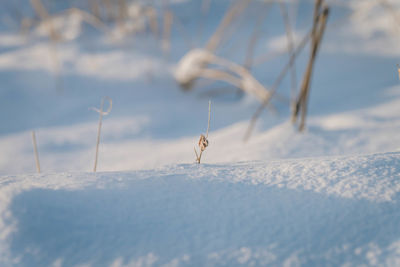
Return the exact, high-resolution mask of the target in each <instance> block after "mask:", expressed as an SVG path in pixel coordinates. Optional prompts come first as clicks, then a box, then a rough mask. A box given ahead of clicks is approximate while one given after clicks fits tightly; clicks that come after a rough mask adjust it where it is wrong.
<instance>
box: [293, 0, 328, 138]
mask: <svg viewBox="0 0 400 267" xmlns="http://www.w3.org/2000/svg"><path fill="white" fill-rule="evenodd" d="M322 4H323V0H316V1H315V8H314V22H313V29H312V31H311V41H312V43H311V54H310V58H309V61H308V64H307V69H306V72H305V74H304V77H303V82H302V85H301V89H300V93H299V96H298V98H297V100H296V102H295V104H294V105H295V106H294V109H293V110H294V111H293V113H292V122H293V123H295V122H296V121H297V117H298V115H299V113H301V115H300V123H299V131H303V130H304V127H305V120H306V114H307V104H308V96H309V91H310V84H311V76H312V72H313V67H314V62H315V59H316V56H317V52H318V48H319V46H320V43H321V39H322V36H323V33H324V30H325V26H326V22H327V18H328V15H329V8H328V7H327V6H325V7H323V8H322Z"/></svg>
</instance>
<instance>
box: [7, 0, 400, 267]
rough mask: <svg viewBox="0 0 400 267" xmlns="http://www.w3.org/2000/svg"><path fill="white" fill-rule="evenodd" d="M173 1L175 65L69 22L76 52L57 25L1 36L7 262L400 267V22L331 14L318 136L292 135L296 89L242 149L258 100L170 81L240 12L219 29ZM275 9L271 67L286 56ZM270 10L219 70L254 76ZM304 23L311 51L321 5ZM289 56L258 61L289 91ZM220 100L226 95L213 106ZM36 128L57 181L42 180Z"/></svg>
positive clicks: (214, 16) (313, 122)
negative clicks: (197, 151)
mask: <svg viewBox="0 0 400 267" xmlns="http://www.w3.org/2000/svg"><path fill="white" fill-rule="evenodd" d="M21 1H22V0H21ZM172 2H173V4H172V8H173V10H174V12H175V14H177V16H178V17H179V18H180V20H181V22H180V23H181V25H180V26H179V25H177V26H176V27H175V28H173V31H172V35H171V38H172V39H171V51H170V54H169V55H165V53H163V52H162V49H161V48H160V45H159V44H160V41H159V40H158V39H157V38H155V37H154V36H151V35H146V34H138V35H137V39H136V36H135V38H131V39H129V38H128V39H127V40H124V41H121V40H118V42H116V41H115V40H112V39H110V38H109V36H107V35H105V34H103V33H102V32H100V31H97V30H94V29H93V28H91V27H89V26H88V25H86V24H85V23H83V22H81V21H79V17H78V18H77V17H74V16H66V17H62V16H61V17H60V18H59V19H58V20H57V21H58V22H57V23H59V26H60V27H64V28H63V29H64V30H63V33H65V34H66V37H67V39H68V41H65V42H62V43H57V44H52V43H51V42H49V40H48V39H47V38H46V37H43V35H44V34H45V33H46V31H45V30H44V29H43V25H42V26H40V25H39V26H38V27H37V28H34V29H33V30H32V32H31V33H30V35H28V36H22V35H19V34H17V33H16V31H15V30H10V28H8V27H5V26H4V25H1V27H0V29H1V31H0V121H1V124H0V148H1V149H0V175H1V176H0V265H1V266H14V265H16V266H32V265H33V266H50V265H52V266H99V265H104V266H110V265H111V266H151V265H155V266H161V265H165V266H180V265H183V266H193V265H195V266H204V265H206V266H214V265H217V266H220V265H224V266H234V265H246V266H252V265H254V266H257V265H276V266H281V265H287V266H298V265H307V266H309V265H318V266H326V265H328V266H329V265H335V266H336V265H347V266H354V265H371V266H373V265H387V266H396V265H399V264H400V230H399V227H398V221H399V219H400V217H399V215H400V214H399V210H400V209H399V201H400V199H399V191H400V182H399V181H400V180H399V178H400V177H399V176H400V172H399V171H400V168H399V166H400V165H399V163H400V162H399V160H400V152H399V151H400V135H399V134H398V133H399V132H400V116H399V115H400V86H399V81H398V76H397V69H396V63H398V57H399V55H400V49H399V48H400V46H398V44H399V43H400V38H399V37H398V36H399V35H398V28H396V26H395V24H394V18H395V16H392V15H388V13H387V10H386V11H385V9H383V8H382V7H381V6H379V5H375V4H373V3H367V2H362V1H344V2H342V1H328V2H329V4H330V5H331V6H332V10H331V17H330V24H328V28H327V32H326V35H325V36H324V41H323V43H322V50H321V53H320V54H319V55H318V58H317V65H316V66H317V67H316V70H315V72H314V77H313V82H312V89H311V98H310V104H309V105H310V106H309V117H308V119H307V128H306V131H305V132H304V133H301V134H300V133H298V132H297V130H296V128H295V127H294V126H293V125H291V124H290V122H289V117H290V114H289V107H288V103H287V102H288V99H289V97H290V77H289V75H288V77H287V79H285V80H284V81H283V84H282V86H281V88H280V89H279V91H278V93H279V94H280V98H279V99H276V100H274V101H273V102H272V106H271V107H272V112H271V110H268V111H267V112H264V113H263V115H262V116H261V118H260V119H259V121H258V123H257V127H256V129H255V131H254V132H253V134H252V136H251V138H250V139H249V141H248V142H243V137H244V135H245V132H246V130H247V127H248V125H249V119H250V118H251V116H252V114H253V113H254V112H255V110H256V109H257V107H258V101H257V100H256V99H254V98H253V97H251V96H249V95H240V94H237V91H236V89H234V88H227V87H226V84H222V83H217V84H212V85H210V84H208V85H207V83H206V82H204V80H203V81H201V82H200V83H199V84H202V82H203V84H206V85H205V86H203V87H201V86H198V87H196V88H194V89H193V90H192V91H189V92H183V91H182V89H180V88H179V87H178V86H177V84H176V82H175V81H174V79H173V77H172V76H173V75H172V74H173V72H174V70H175V69H176V64H177V62H178V61H179V59H180V58H181V57H182V56H183V55H184V54H185V53H186V52H187V51H188V49H189V48H190V45H193V46H204V44H205V43H206V40H207V36H210V35H211V33H212V32H213V31H214V29H215V27H216V25H217V23H218V22H219V20H220V18H221V16H222V12H223V11H224V10H225V9H226V6H227V3H228V1H226V2H225V1H219V2H217V1H215V2H213V1H212V3H213V4H212V5H213V7H214V8H213V9H211V11H210V14H209V15H208V17H207V19H204V18H203V19H202V18H201V15H199V14H200V13H199V14H197V13H198V12H196V10H198V9H199V5H200V2H201V1H172ZM397 5H398V4H396V6H397ZM275 7H276V9H275V11H276V12H274V10H272V11H271V10H270V11H269V12H270V13H269V16H270V17H268V18H269V19H270V22H269V23H273V25H274V27H268V25H265V29H264V31H265V32H264V33H265V35H266V36H267V38H261V39H260V40H259V43H258V46H257V48H256V49H255V52H256V55H257V56H256V59H255V60H257V59H260V58H262V56H263V55H265V54H268V53H269V52H274V51H275V52H277V51H278V52H279V51H284V50H285V48H286V40H285V35H284V34H282V33H283V30H284V27H283V22H282V18H281V17H280V15H279V14H280V11H279V8H277V5H275ZM264 8H265V6H263V4H262V3H261V2H257V1H255V3H253V5H252V6H251V7H250V8H249V10H248V13H246V14H245V15H244V19H242V21H241V24H240V23H239V24H237V25H235V26H236V28H235V30H236V31H237V32H236V35H233V37H232V38H233V39H232V42H228V43H226V44H224V46H223V47H222V48H221V49H220V50H218V55H219V56H221V57H225V58H230V59H231V60H234V61H236V62H237V63H240V64H241V63H242V61H243V58H242V57H241V56H242V54H240V53H239V52H240V51H243V50H246V44H244V42H243V41H241V40H243V39H245V40H247V39H246V38H248V35H249V32H250V31H249V30H248V29H251V27H252V26H254V25H253V24H252V22H251V21H252V20H250V18H252V16H253V14H257V13H254V12H255V11H257V10H258V11H263V10H264ZM188 10H191V12H193V13H190V14H197V15H193V16H194V17H193V18H191V19H190V18H189V17H188V16H187V15H186V14H188V13H187V12H188ZM298 10H299V13H298V15H297V24H296V26H297V27H296V32H295V36H296V38H295V39H296V40H298V39H301V38H300V37H301V36H303V35H304V33H305V32H306V31H307V30H308V26H309V22H310V16H311V14H312V6H311V5H310V4H309V3H308V2H306V1H305V2H301V4H300V6H299V9H298ZM2 12H3V11H2V10H1V8H0V14H2ZM246 16H247V17H246ZM3 17H4V18H5V17H6V16H5V15H4V16H3ZM267 24H268V23H267ZM57 25H58V24H57ZM80 26H82V27H80ZM183 26H184V27H186V29H185V30H186V32H184V31H183V30H182V29H183V28H182V27H183ZM280 27H281V28H280ZM117 29H118V28H116V29H115V30H117ZM190 33H193V34H192V36H191V37H190V38H189V37H188V36H190ZM194 33H196V34H194ZM263 36H264V35H263ZM114 37H115V36H114ZM235 38H236V39H235ZM308 49H309V47H306V51H308ZM265 52H267V53H265ZM307 53H308V52H306V53H304V55H302V56H300V57H299V59H298V61H297V63H296V64H297V67H298V70H299V74H298V76H299V77H298V80H299V81H298V83H299V82H300V73H301V70H302V69H304V68H302V66H305V64H306V62H307V57H306V56H305V55H307ZM287 60H288V57H287V55H286V54H283V55H282V56H281V57H279V58H276V59H274V60H272V61H271V62H270V63H265V64H260V65H256V66H255V67H254V75H255V77H257V78H258V79H259V80H260V82H262V83H264V84H273V82H274V79H275V78H276V76H277V75H278V74H279V70H280V67H282V66H283V65H284V64H285V63H286V62H287ZM218 88H219V89H221V88H222V89H226V90H228V91H227V92H228V93H225V94H223V95H218V96H216V95H212V94H210V93H214V92H216V91H215V89H217V90H218ZM226 90H225V92H226ZM104 96H109V97H111V98H112V99H113V110H112V111H111V113H110V114H109V115H107V116H105V117H104V121H103V128H102V139H101V145H100V155H99V163H98V171H100V172H99V173H97V174H94V173H89V171H91V170H92V169H93V162H94V152H95V142H96V133H97V119H98V114H97V113H96V112H94V111H93V110H90V109H89V108H90V107H98V106H99V105H100V100H101V98H102V97H104ZM210 98H211V100H212V116H211V130H210V134H209V141H210V145H209V147H208V148H207V149H206V151H205V152H204V154H203V157H202V162H203V163H204V165H203V164H202V165H200V166H198V165H196V164H194V161H195V155H194V152H193V147H194V146H195V145H196V143H197V141H198V137H199V135H200V134H201V133H204V132H205V131H206V127H207V108H208V100H209V99H210ZM31 130H35V131H36V137H37V141H38V149H39V157H40V163H41V169H42V171H43V173H42V174H34V173H35V162H34V157H33V148H32V140H31Z"/></svg>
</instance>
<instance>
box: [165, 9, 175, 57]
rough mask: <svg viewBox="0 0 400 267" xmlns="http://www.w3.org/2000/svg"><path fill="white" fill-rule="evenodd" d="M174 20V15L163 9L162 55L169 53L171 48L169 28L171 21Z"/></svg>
mask: <svg viewBox="0 0 400 267" xmlns="http://www.w3.org/2000/svg"><path fill="white" fill-rule="evenodd" d="M173 20H174V16H173V15H172V12H171V11H169V10H165V11H164V30H163V38H162V50H163V52H164V55H167V54H169V51H170V49H171V28H172V22H173Z"/></svg>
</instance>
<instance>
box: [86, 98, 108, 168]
mask: <svg viewBox="0 0 400 267" xmlns="http://www.w3.org/2000/svg"><path fill="white" fill-rule="evenodd" d="M105 100H108V102H109V106H108V109H107V111H103V107H104V101H105ZM90 109H92V110H94V111H96V112H98V113H99V127H98V129H97V141H96V155H95V159H94V168H93V172H96V170H97V159H98V155H99V144H100V135H101V125H102V121H103V116H105V115H108V114H109V113H110V112H111V109H112V99H111V98H110V97H103V99H102V100H101V104H100V109H97V108H90Z"/></svg>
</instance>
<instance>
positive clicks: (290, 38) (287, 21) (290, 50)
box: [279, 2, 297, 101]
mask: <svg viewBox="0 0 400 267" xmlns="http://www.w3.org/2000/svg"><path fill="white" fill-rule="evenodd" d="M279 6H280V9H281V13H282V18H283V21H284V23H285V29H286V39H287V42H288V53H289V56H290V57H292V56H293V54H294V38H293V31H292V26H291V24H290V18H289V14H288V10H287V7H286V4H285V3H283V2H281V3H280V5H279ZM290 70H291V72H290V73H291V85H292V88H291V94H290V95H291V99H292V101H293V100H294V95H295V92H296V87H297V84H296V83H297V78H296V65H295V64H292V66H291V67H290Z"/></svg>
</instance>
